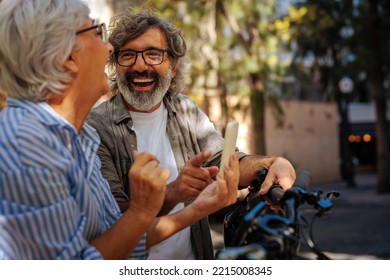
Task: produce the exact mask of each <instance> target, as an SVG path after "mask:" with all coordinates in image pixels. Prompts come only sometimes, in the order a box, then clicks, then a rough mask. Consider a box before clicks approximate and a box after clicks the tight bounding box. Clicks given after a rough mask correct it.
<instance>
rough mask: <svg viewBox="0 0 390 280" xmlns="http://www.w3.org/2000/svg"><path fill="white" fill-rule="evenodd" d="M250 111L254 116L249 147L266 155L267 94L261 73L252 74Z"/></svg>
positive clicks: (253, 151)
mask: <svg viewBox="0 0 390 280" xmlns="http://www.w3.org/2000/svg"><path fill="white" fill-rule="evenodd" d="M250 83H251V84H250V88H251V90H252V92H251V95H250V101H251V102H250V111H251V116H252V127H251V130H250V131H252V133H253V134H252V135H251V137H250V141H249V147H250V150H251V151H252V153H254V154H258V155H265V154H266V150H265V96H264V83H263V80H262V79H261V76H259V74H251V75H250Z"/></svg>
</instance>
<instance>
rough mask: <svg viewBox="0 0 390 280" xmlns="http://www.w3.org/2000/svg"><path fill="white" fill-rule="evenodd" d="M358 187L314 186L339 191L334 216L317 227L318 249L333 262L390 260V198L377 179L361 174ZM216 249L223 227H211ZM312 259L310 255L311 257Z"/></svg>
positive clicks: (319, 220)
mask: <svg viewBox="0 0 390 280" xmlns="http://www.w3.org/2000/svg"><path fill="white" fill-rule="evenodd" d="M356 183H357V186H356V187H355V188H348V187H347V186H346V184H344V183H337V184H332V185H321V186H313V187H315V188H319V189H321V190H323V191H324V192H326V191H329V190H337V191H339V192H340V194H341V196H340V197H339V198H337V199H335V200H334V206H333V209H332V211H331V213H330V214H329V215H328V216H326V217H322V218H318V219H317V220H316V222H315V223H314V239H315V242H316V244H317V246H318V247H319V248H320V249H321V250H323V251H324V252H325V253H326V254H327V255H328V256H329V257H330V258H332V259H367V260H369V259H374V260H375V259H385V260H388V259H390V194H385V195H384V194H382V195H378V194H376V190H375V187H376V175H375V174H373V173H361V174H357V176H356ZM211 227H212V238H213V241H214V247H215V249H216V250H217V249H220V248H222V247H223V236H222V233H223V228H222V225H221V223H219V222H218V223H215V222H214V223H212V224H211ZM308 256H310V255H308Z"/></svg>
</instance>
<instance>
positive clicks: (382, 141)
mask: <svg viewBox="0 0 390 280" xmlns="http://www.w3.org/2000/svg"><path fill="white" fill-rule="evenodd" d="M296 9H298V10H299V11H301V12H302V13H301V14H304V16H302V17H295V18H294V17H291V14H290V15H288V19H287V20H290V21H291V22H292V34H293V36H292V38H293V39H292V40H295V42H297V46H298V47H297V51H296V52H295V53H296V56H295V57H296V61H298V62H299V61H300V60H302V58H304V57H306V56H307V55H308V54H309V53H311V54H314V59H315V61H316V62H317V65H318V69H319V71H320V72H321V82H322V85H323V89H324V91H325V93H327V94H326V95H325V97H327V98H326V99H328V100H331V99H333V98H334V99H336V100H337V98H338V96H340V94H338V92H337V81H338V80H339V79H340V77H341V75H342V74H343V73H348V74H349V75H350V76H351V77H352V78H353V79H354V80H355V81H356V80H358V76H359V75H360V74H361V73H366V74H367V76H368V82H369V85H370V89H371V93H372V97H373V99H374V101H375V106H376V118H377V122H376V150H377V152H376V158H377V175H378V188H377V192H378V193H385V192H390V181H389V180H390V177H389V176H390V173H389V170H390V166H389V162H390V157H389V136H388V131H389V128H388V121H387V120H386V110H387V108H386V103H387V97H386V91H387V94H388V90H389V89H388V88H387V89H385V88H384V84H385V82H386V81H387V83H389V76H390V72H389V71H390V69H389V66H388V65H389V64H390V59H389V51H388V50H389V49H390V46H389V42H390V40H389V39H390V33H389V26H390V21H389V15H390V5H389V4H388V1H386V0H375V1H359V2H355V1H351V0H343V1H326V0H316V1H306V2H304V3H302V2H300V4H299V5H297V6H296ZM386 50H387V51H386ZM355 83H356V82H355Z"/></svg>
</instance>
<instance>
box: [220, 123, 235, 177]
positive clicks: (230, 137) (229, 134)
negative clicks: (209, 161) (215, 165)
mask: <svg viewBox="0 0 390 280" xmlns="http://www.w3.org/2000/svg"><path fill="white" fill-rule="evenodd" d="M237 134H238V122H236V121H230V122H228V124H227V126H226V130H225V143H224V144H223V150H222V157H221V164H220V166H219V174H220V175H221V176H222V178H223V177H224V176H223V168H224V166H226V165H229V159H230V155H231V154H233V153H234V152H235V150H236V142H237Z"/></svg>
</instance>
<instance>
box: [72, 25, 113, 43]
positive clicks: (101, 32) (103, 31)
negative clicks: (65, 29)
mask: <svg viewBox="0 0 390 280" xmlns="http://www.w3.org/2000/svg"><path fill="white" fill-rule="evenodd" d="M92 29H96V34H97V35H98V36H99V37H100V38H101V39H102V41H103V43H107V42H108V34H107V27H106V24H105V23H101V24H96V25H93V26H91V27H88V28H85V29H81V30H79V31H77V32H76V35H78V34H80V33H83V32H87V31H89V30H92Z"/></svg>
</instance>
